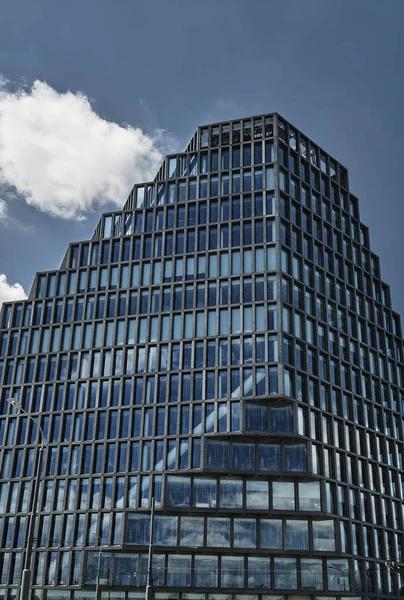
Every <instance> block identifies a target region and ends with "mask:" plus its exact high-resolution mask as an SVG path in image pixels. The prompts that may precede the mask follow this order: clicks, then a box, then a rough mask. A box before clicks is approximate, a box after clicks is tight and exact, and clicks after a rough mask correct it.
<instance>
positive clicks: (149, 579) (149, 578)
mask: <svg viewBox="0 0 404 600" xmlns="http://www.w3.org/2000/svg"><path fill="white" fill-rule="evenodd" d="M153 536H154V497H153V498H152V503H151V512H150V538H149V554H148V557H147V581H146V593H145V600H152V592H153Z"/></svg>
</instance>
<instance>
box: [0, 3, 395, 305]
mask: <svg viewBox="0 0 404 600" xmlns="http://www.w3.org/2000/svg"><path fill="white" fill-rule="evenodd" d="M0 14H1V15H2V17H1V22H0V77H1V79H0V82H1V83H0V273H1V274H4V275H5V276H6V277H7V279H8V283H9V284H12V283H17V282H18V283H20V284H21V285H22V286H23V287H24V288H25V290H26V292H28V291H29V288H30V285H31V282H32V279H33V276H34V274H35V272H36V271H41V270H47V269H54V268H57V267H58V266H59V265H60V261H61V259H62V257H63V255H64V253H65V250H66V247H67V244H68V243H69V242H70V241H74V240H81V239H87V238H89V237H91V235H92V233H93V230H94V227H95V225H96V223H97V221H98V218H99V215H100V214H101V212H102V211H103V210H107V209H109V208H113V207H118V206H121V205H123V203H124V201H125V199H126V194H127V192H128V191H129V188H130V187H131V184H133V183H134V182H135V181H136V180H137V181H139V180H141V179H142V178H143V177H146V176H149V175H150V174H151V173H153V170H155V166H156V164H158V162H159V160H160V157H161V153H164V152H166V151H167V149H172V150H177V149H178V150H181V149H183V147H184V146H185V145H186V143H187V141H188V139H189V138H190V137H191V135H192V134H193V132H194V130H195V128H196V127H197V126H198V125H199V124H203V123H207V122H212V121H218V120H226V119H231V118H238V117H241V116H248V115H253V114H260V113H263V112H272V111H277V112H279V113H281V114H282V115H284V116H285V118H287V119H288V120H289V121H291V122H292V123H293V124H295V125H296V127H298V128H299V129H301V130H302V131H304V132H305V133H306V134H307V135H308V136H309V137H310V138H312V139H313V140H315V141H316V142H317V143H318V144H319V145H320V146H322V147H323V148H324V149H325V150H327V151H328V152H330V153H331V154H332V155H333V156H335V157H336V158H337V159H338V160H340V161H341V162H342V163H343V164H344V165H345V166H346V167H347V168H348V170H349V175H350V185H351V191H352V192H353V193H354V194H355V195H357V196H358V197H359V200H360V209H361V218H362V221H364V222H365V223H366V224H367V225H368V226H369V227H370V233H371V246H372V249H373V251H375V252H376V253H377V254H379V255H380V257H381V268H382V275H383V279H384V280H385V281H387V283H389V284H390V285H391V286H392V292H393V308H395V310H398V311H399V312H400V313H401V314H404V280H403V277H402V271H403V270H402V268H401V263H402V256H403V255H404V236H403V235H402V228H403V227H402V223H403V221H404V202H403V190H402V187H403V186H402V181H401V179H402V178H401V173H402V166H401V162H402V158H401V157H402V156H403V149H402V147H403V138H404V135H403V134H404V131H403V130H404V127H403V108H404V84H403V82H402V65H403V59H404V40H403V36H402V30H403V25H404V2H402V0H388V1H387V2H384V3H381V2H379V1H376V0H355V2H350V1H349V0H282V1H281V0H278V1H276V0H220V1H218V0H204V2H197V1H192V0H169V1H167V0H136V1H134V0H86V1H85V2H83V1H82V0H69V2H55V1H54V0H36V1H35V2H32V0H0ZM34 82H37V83H35V84H34ZM18 90H20V91H18ZM21 90H22V91H21ZM21 293H22V292H21V290H19V289H17V290H15V289H13V290H10V289H9V288H8V286H7V284H6V283H5V279H4V276H3V277H2V276H1V275H0V300H1V298H11V297H17V296H18V295H19V294H21Z"/></svg>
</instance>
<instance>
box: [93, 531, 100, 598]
mask: <svg viewBox="0 0 404 600" xmlns="http://www.w3.org/2000/svg"><path fill="white" fill-rule="evenodd" d="M93 535H94V536H95V537H96V538H97V542H98V560H97V579H96V582H95V600H98V595H99V590H100V571H101V553H102V539H101V536H99V535H98V534H97V533H95V531H93Z"/></svg>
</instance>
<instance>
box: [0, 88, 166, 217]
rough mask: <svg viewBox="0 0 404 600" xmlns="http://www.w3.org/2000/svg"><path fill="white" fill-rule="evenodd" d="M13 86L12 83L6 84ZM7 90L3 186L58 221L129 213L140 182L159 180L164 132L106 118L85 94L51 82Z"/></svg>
mask: <svg viewBox="0 0 404 600" xmlns="http://www.w3.org/2000/svg"><path fill="white" fill-rule="evenodd" d="M5 83H6V82H5ZM5 83H4V81H3V85H0V184H1V183H2V184H3V185H7V186H12V187H14V188H15V189H16V191H17V192H18V193H19V194H21V195H22V196H23V197H24V198H25V200H26V202H27V203H28V204H30V205H32V206H35V207H36V208H37V209H39V210H41V211H43V212H45V213H48V214H50V215H52V216H54V217H60V218H63V219H83V218H85V213H86V212H87V211H89V210H91V209H92V208H95V207H96V206H97V205H98V206H102V205H104V204H106V203H109V202H113V203H115V204H116V205H117V206H119V207H121V206H123V204H124V202H125V200H126V197H127V195H128V192H129V191H130V189H131V187H132V186H133V184H134V183H135V182H140V181H145V180H150V179H153V178H154V176H155V174H156V172H157V170H158V168H159V166H160V163H161V161H162V154H161V152H160V148H161V147H162V143H161V142H162V140H161V132H157V133H156V137H150V136H148V135H145V134H144V133H143V132H142V131H141V130H140V129H134V128H133V127H130V126H128V125H125V126H122V125H118V124H117V123H111V122H109V121H106V120H105V119H103V118H102V117H100V116H99V115H98V114H97V113H96V112H95V111H94V110H93V108H92V106H91V104H90V101H89V100H88V98H87V97H86V96H85V95H84V94H81V93H72V92H66V93H59V92H57V91H56V90H54V89H53V88H52V87H50V86H49V85H48V84H47V83H45V82H41V81H35V82H34V83H33V85H32V87H29V88H21V89H18V90H11V88H10V86H9V85H6V84H5Z"/></svg>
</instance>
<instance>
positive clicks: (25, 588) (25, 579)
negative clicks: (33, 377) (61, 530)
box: [8, 398, 45, 600]
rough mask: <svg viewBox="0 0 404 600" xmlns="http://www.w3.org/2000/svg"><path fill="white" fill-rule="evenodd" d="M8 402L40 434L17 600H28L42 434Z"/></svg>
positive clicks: (23, 411)
mask: <svg viewBox="0 0 404 600" xmlns="http://www.w3.org/2000/svg"><path fill="white" fill-rule="evenodd" d="M8 402H9V403H10V404H11V406H14V408H16V409H17V410H18V411H19V412H20V413H22V414H24V415H26V416H27V417H28V418H29V419H31V421H32V422H33V423H35V425H36V426H37V427H38V431H39V434H40V439H41V445H40V447H39V450H38V456H37V464H36V469H35V473H34V491H33V494H32V495H31V498H30V503H29V507H28V528H27V541H26V546H25V556H24V564H23V570H22V573H21V580H20V595H19V600H29V591H30V585H31V579H32V554H33V552H32V549H33V545H34V532H35V522H36V517H37V513H38V493H39V486H40V483H41V474H42V455H43V450H44V445H45V444H44V434H43V430H42V427H41V425H40V424H39V422H38V421H37V419H34V417H32V416H31V415H30V414H29V413H28V412H27V411H26V410H24V409H23V407H22V405H21V404H20V402H18V400H16V399H15V398H8Z"/></svg>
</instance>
